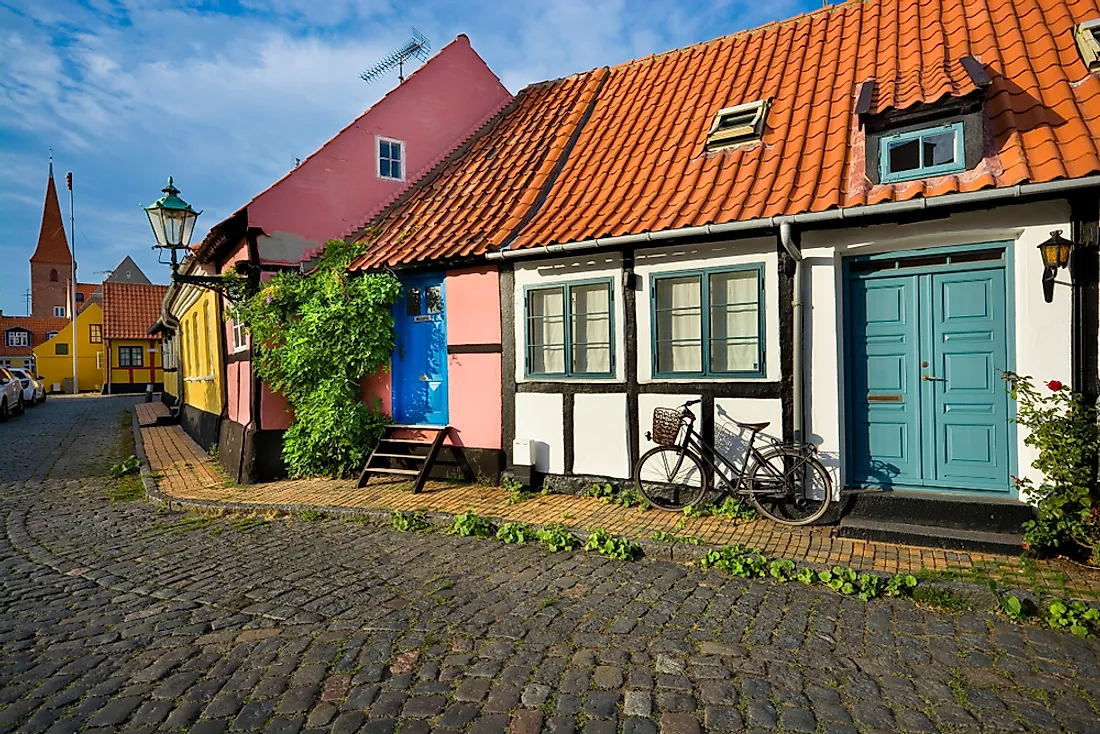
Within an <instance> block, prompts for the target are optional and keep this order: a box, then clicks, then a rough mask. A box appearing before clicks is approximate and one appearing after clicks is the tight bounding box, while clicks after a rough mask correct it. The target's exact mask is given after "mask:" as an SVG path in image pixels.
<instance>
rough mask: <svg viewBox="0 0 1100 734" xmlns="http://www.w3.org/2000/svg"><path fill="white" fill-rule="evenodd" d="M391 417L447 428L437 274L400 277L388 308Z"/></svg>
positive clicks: (444, 346) (444, 334)
mask: <svg viewBox="0 0 1100 734" xmlns="http://www.w3.org/2000/svg"><path fill="white" fill-rule="evenodd" d="M394 321H395V325H396V330H397V348H396V349H395V350H394V359H393V417H394V420H395V421H396V422H397V423H401V424H405V425H430V426H445V425H447V420H448V415H447V320H446V301H445V295H444V292H443V274H442V273H440V274H437V275H427V276H417V277H411V278H404V279H402V293H401V299H400V300H399V301H398V302H397V304H396V305H395V306H394Z"/></svg>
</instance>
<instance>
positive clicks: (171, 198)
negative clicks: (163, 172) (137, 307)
mask: <svg viewBox="0 0 1100 734" xmlns="http://www.w3.org/2000/svg"><path fill="white" fill-rule="evenodd" d="M161 191H162V192H164V196H162V197H160V198H159V199H157V200H156V201H155V202H153V203H152V204H151V205H149V206H145V207H142V209H144V210H145V214H146V215H147V216H148V217H149V225H150V226H151V227H152V228H153V236H154V237H156V238H157V244H155V245H154V246H153V249H155V250H168V251H169V252H171V253H172V263H171V264H172V278H173V280H174V279H175V277H176V271H177V270H178V269H179V256H178V255H177V253H178V252H179V251H180V250H186V249H187V248H188V247H190V246H191V235H192V233H193V232H194V231H195V220H196V219H198V218H199V215H200V214H202V212H201V211H198V212H197V211H195V210H194V209H192V208H191V205H190V204H188V203H187V202H186V201H184V200H183V199H181V198H180V197H179V193H180V191H179V189H177V188H176V187H175V185H174V184H173V183H172V177H171V176H169V177H168V185H167V186H165V187H164V188H163V189H161Z"/></svg>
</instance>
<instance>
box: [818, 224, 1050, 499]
mask: <svg viewBox="0 0 1100 734" xmlns="http://www.w3.org/2000/svg"><path fill="white" fill-rule="evenodd" d="M1069 219H1070V211H1069V205H1068V204H1067V203H1066V202H1045V203H1036V204H1026V205H1021V206H1011V207H1009V206H1006V207H1000V208H998V209H994V210H990V211H983V212H968V213H965V214H956V215H952V216H950V217H948V218H946V219H937V220H933V221H928V222H922V223H919V224H907V225H879V226H875V227H859V228H850V229H844V230H835V231H818V232H814V231H808V232H805V233H803V235H802V252H803V256H804V258H805V259H804V260H803V267H804V268H805V269H806V290H807V291H808V293H807V294H804V295H806V296H807V297H806V309H807V311H808V313H807V318H806V333H805V343H806V355H807V359H808V364H807V369H808V371H809V374H807V375H806V380H807V385H808V388H807V389H806V390H805V391H804V395H805V399H806V403H807V405H806V415H807V416H808V424H809V425H808V426H807V436H808V437H810V438H811V440H813V441H814V442H815V443H818V444H819V448H820V451H821V453H822V457H821V458H822V460H823V461H824V463H825V464H826V465H827V466H829V467H830V469H833V470H834V471H835V472H836V475H835V476H834V481H836V482H838V486H843V484H842V482H843V478H844V477H843V466H842V464H843V461H842V460H841V457H842V456H843V454H844V450H845V445H844V443H845V440H844V431H845V426H844V413H845V411H844V409H843V407H842V406H843V405H844V404H845V395H844V377H843V376H844V318H843V308H842V305H841V304H842V303H843V294H844V288H843V280H842V267H841V266H842V262H843V258H845V257H851V256H855V255H866V254H872V253H879V252H890V251H895V250H910V249H919V248H929V247H948V246H959V245H968V244H982V243H987V242H997V241H1008V242H1011V243H1012V245H1011V247H1010V248H1009V251H1008V253H1007V257H1008V258H1009V265H1008V272H1007V273H1006V275H1007V276H1008V277H1007V290H1008V291H1009V294H1010V298H1011V299H1014V301H1015V303H1014V305H1012V307H1013V309H1014V314H1013V319H1014V323H1015V330H1014V333H1013V334H1011V335H1010V341H1014V342H1015V343H1014V344H1011V343H1010V344H1009V362H1010V364H1009V365H1008V368H1009V369H1012V370H1014V371H1016V372H1018V373H1020V374H1023V375H1032V376H1033V377H1035V378H1036V379H1037V380H1043V381H1046V380H1050V379H1060V380H1062V381H1064V382H1066V383H1069V381H1070V368H1071V346H1070V321H1071V294H1070V291H1069V289H1068V288H1066V287H1064V286H1056V288H1055V294H1054V302H1053V303H1046V302H1045V301H1044V300H1043V291H1042V283H1041V276H1042V270H1043V269H1042V264H1041V261H1040V259H1039V254H1038V250H1037V249H1036V248H1037V246H1038V245H1039V243H1040V242H1042V241H1044V240H1045V239H1047V238H1048V237H1049V236H1050V232H1051V230H1054V229H1061V230H1063V232H1064V233H1066V235H1067V236H1068V234H1069V233H1070V231H1071V229H1072V228H1071V226H1070V222H1069ZM1066 277H1067V276H1065V275H1064V274H1061V275H1060V276H1059V280H1066ZM1014 428H1015V431H1016V438H1017V467H1016V470H1015V471H1014V472H1013V473H1015V474H1018V475H1021V476H1029V477H1032V478H1033V479H1038V477H1037V476H1036V472H1035V471H1034V470H1033V469H1032V468H1031V462H1032V461H1033V460H1034V458H1035V453H1034V452H1033V451H1032V450H1031V449H1030V448H1028V447H1027V446H1024V444H1023V439H1024V437H1025V433H1024V431H1023V430H1022V429H1020V428H1018V427H1014Z"/></svg>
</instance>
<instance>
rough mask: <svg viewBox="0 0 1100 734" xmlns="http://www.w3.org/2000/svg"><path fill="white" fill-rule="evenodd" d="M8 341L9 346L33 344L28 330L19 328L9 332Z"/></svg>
mask: <svg viewBox="0 0 1100 734" xmlns="http://www.w3.org/2000/svg"><path fill="white" fill-rule="evenodd" d="M7 343H8V346H9V347H29V346H30V345H31V344H30V339H29V338H28V335H27V332H25V331H19V330H18V329H12V330H11V331H9V332H8V334H7Z"/></svg>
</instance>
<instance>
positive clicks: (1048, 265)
mask: <svg viewBox="0 0 1100 734" xmlns="http://www.w3.org/2000/svg"><path fill="white" fill-rule="evenodd" d="M1072 249H1073V242H1071V241H1070V240H1067V239H1066V238H1065V237H1063V236H1062V230H1060V229H1056V230H1054V231H1053V232H1051V233H1050V239H1048V240H1047V241H1046V242H1043V243H1042V244H1041V245H1039V255H1040V256H1041V257H1042V258H1043V300H1045V301H1046V302H1047V303H1050V302H1051V301H1053V300H1054V276H1055V275H1057V274H1058V269H1059V268H1065V267H1068V266H1069V253H1070V251H1071V250H1072Z"/></svg>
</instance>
